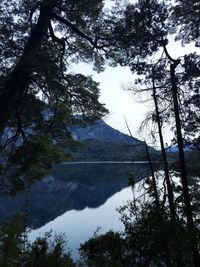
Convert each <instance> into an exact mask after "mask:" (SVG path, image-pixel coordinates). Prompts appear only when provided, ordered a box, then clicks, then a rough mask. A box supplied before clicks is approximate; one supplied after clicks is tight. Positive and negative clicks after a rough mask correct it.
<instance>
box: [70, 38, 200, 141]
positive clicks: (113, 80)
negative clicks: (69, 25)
mask: <svg viewBox="0 0 200 267" xmlns="http://www.w3.org/2000/svg"><path fill="white" fill-rule="evenodd" d="M167 48H168V51H169V53H170V55H171V56H172V57H174V58H178V57H180V56H183V55H184V54H186V53H191V52H194V51H196V52H197V53H198V54H199V53H200V49H199V48H194V45H191V44H190V45H186V46H185V47H182V46H181V45H180V43H178V42H174V41H173V38H171V41H170V42H169V45H168V46H167ZM159 53H160V54H161V52H159ZM71 71H72V72H77V73H82V74H84V75H92V77H93V79H94V80H95V81H97V82H99V83H100V85H99V87H100V91H101V96H100V102H101V103H105V105H106V107H107V108H108V110H109V112H110V113H109V115H107V116H106V117H104V118H103V119H104V120H105V122H106V123H108V124H109V125H110V126H112V127H113V128H115V129H117V130H119V131H121V132H123V133H126V134H128V129H127V127H126V123H125V120H124V116H125V117H126V120H127V122H128V125H129V127H130V130H131V132H132V135H133V136H134V137H136V138H138V139H140V140H144V139H146V140H147V141H148V142H149V144H150V142H151V140H150V139H149V137H148V136H145V134H144V133H139V132H138V129H139V126H140V124H141V122H142V121H143V120H144V118H145V116H146V114H147V112H148V111H149V110H151V109H153V105H152V104H150V103H139V102H138V99H136V97H135V96H134V95H133V94H132V93H131V92H127V91H125V90H124V89H123V87H124V86H126V85H128V84H129V83H130V82H131V83H134V75H133V74H132V73H131V71H130V69H129V68H128V67H120V66H118V67H106V68H105V71H103V72H101V73H96V72H95V71H93V67H92V65H86V64H84V63H81V64H78V65H74V66H73V67H71ZM171 137H172V134H171V133H170V132H169V128H166V130H165V141H166V142H167V143H168V144H169V143H170V140H171Z"/></svg>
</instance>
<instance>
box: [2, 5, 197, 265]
mask: <svg viewBox="0 0 200 267" xmlns="http://www.w3.org/2000/svg"><path fill="white" fill-rule="evenodd" d="M105 3H107V1H103V0H87V1H86V0H41V1H33V0H17V1H16V0H9V1H7V0H2V1H1V2H0V58H1V61H0V186H1V192H2V194H3V193H5V192H6V193H8V194H18V192H20V191H25V192H29V190H30V187H31V185H32V184H34V183H35V182H36V181H38V180H40V179H42V178H43V177H44V176H45V175H46V174H48V173H49V172H50V171H51V169H52V166H54V165H55V164H57V163H59V162H63V161H67V160H69V159H71V154H70V151H71V152H73V151H75V150H76V149H77V148H79V146H80V144H78V142H77V141H76V140H75V139H74V138H73V136H72V134H71V132H70V129H69V127H70V126H73V125H79V126H82V127H84V126H86V125H90V124H92V123H94V122H95V121H96V120H98V119H100V118H102V117H103V116H105V115H106V114H108V113H109V111H108V110H107V108H106V107H105V105H104V104H102V103H100V101H99V96H100V87H99V84H98V83H97V82H96V81H94V80H93V78H92V77H91V76H85V75H83V74H81V73H76V74H73V73H71V72H70V66H71V65H72V64H79V63H82V62H83V63H86V64H92V66H93V68H94V70H95V71H97V72H103V71H104V70H105V68H106V66H112V67H116V66H122V67H129V68H130V70H131V72H132V73H133V75H135V76H134V77H136V78H135V82H134V83H133V84H131V85H129V86H128V87H127V88H126V90H128V91H129V92H130V93H131V94H133V95H134V97H135V98H138V99H139V98H140V97H141V96H143V97H144V98H146V99H148V100H149V101H151V103H152V110H150V111H149V113H148V114H147V117H146V119H145V121H144V122H143V123H142V125H141V128H143V129H144V128H145V129H148V131H149V133H150V135H151V137H152V139H154V141H155V142H157V143H158V144H159V147H160V153H159V160H160V164H161V165H162V170H163V171H156V170H155V166H154V160H152V159H151V154H150V153H149V151H148V145H147V144H146V143H145V142H144V143H143V145H144V146H143V147H145V149H146V154H147V158H148V163H149V168H150V175H149V176H148V177H147V178H146V179H145V188H144V194H143V195H145V196H148V197H146V198H144V197H143V196H142V195H141V197H140V198H135V199H134V201H130V202H128V203H126V204H124V205H123V206H121V207H118V211H119V217H120V218H121V220H122V222H123V224H124V231H123V232H114V231H109V232H107V233H105V234H103V235H99V234H98V233H95V234H94V236H93V237H91V238H90V239H89V240H88V241H87V242H85V243H84V244H81V246H80V254H81V259H80V261H79V262H74V261H73V259H72V258H71V256H70V252H69V251H66V250H65V237H63V236H60V235H56V236H55V237H54V239H53V240H52V239H51V238H50V237H51V234H50V233H47V234H46V236H45V237H41V238H38V239H37V240H36V241H34V242H33V243H30V242H29V240H28V237H27V236H28V231H27V222H26V219H27V218H26V217H27V214H26V213H25V214H23V215H19V216H18V217H17V218H14V219H13V220H11V221H9V222H6V223H5V224H4V225H3V226H1V230H0V266H3V267H6V266H9V267H12V266H13V267H15V266H20V267H21V266H27V267H28V266H34V267H36V266H37V267H49V266H50V267H51V266H52V267H53V266H55V267H56V266H58V267H61V266H99V267H100V266H102V267H103V266H104V267H111V266H113V267H114V266H115V267H121V266H125V267H129V266H130V267H131V266H138V267H140V266H141V267H142V266H144V267H146V266H149V267H151V266H167V267H168V266H177V267H181V266H185V267H187V266H189V267H190V266H191V267H193V266H194V267H199V266H200V225H199V219H200V217H199V216H200V214H199V211H200V206H199V200H200V188H199V187H200V185H199V178H200V163H199V159H200V157H199V153H200V135H199V130H200V97H199V93H200V92H199V86H200V54H199V47H200V2H199V0H191V1H186V0H174V1H171V0H163V1H160V0H136V1H125V0H122V1H118V0H111V1H110V5H109V6H110V7H109V8H108V7H107V8H105V6H104V5H105ZM173 42H179V43H180V45H182V46H185V45H188V44H189V45H191V46H193V47H194V52H193V53H188V54H183V55H182V56H181V57H172V56H171V51H170V49H169V46H170V44H171V43H172V44H173ZM111 78H112V77H111ZM108 90H109V88H108ZM76 115H81V116H76ZM166 127H168V129H170V131H171V132H172V133H173V138H172V140H171V144H169V145H168V144H166V142H165V134H164V129H165V128H166ZM127 128H129V127H128V124H127ZM129 131H130V129H129ZM130 135H131V131H130ZM144 135H145V133H144ZM144 140H145V136H144ZM171 145H175V146H177V157H176V160H174V161H173V163H171V162H170V161H169V156H168V153H167V151H168V149H169V146H171ZM66 150H67V151H68V152H69V153H66ZM188 150H189V151H188ZM135 184H136V181H135V179H134V176H133V175H131V174H130V178H129V185H130V186H131V187H132V189H133V191H134V187H135ZM27 212H28V211H27Z"/></svg>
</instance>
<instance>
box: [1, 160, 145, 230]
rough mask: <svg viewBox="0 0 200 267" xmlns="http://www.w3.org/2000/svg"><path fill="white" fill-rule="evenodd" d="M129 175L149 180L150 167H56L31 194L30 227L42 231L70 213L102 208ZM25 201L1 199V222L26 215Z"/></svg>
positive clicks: (141, 165)
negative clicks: (14, 216) (58, 218)
mask: <svg viewBox="0 0 200 267" xmlns="http://www.w3.org/2000/svg"><path fill="white" fill-rule="evenodd" d="M130 172H131V173H132V174H133V175H134V177H135V179H136V180H140V179H142V178H143V177H144V176H146V174H147V172H148V166H147V164H129V163H123V164H115V163H110V164H97V163H92V164H60V165H57V166H55V168H54V170H53V172H52V175H50V176H47V177H45V178H44V179H43V180H42V181H40V182H37V183H36V184H34V185H33V186H32V188H31V190H30V196H29V207H28V211H29V212H28V225H29V227H31V228H39V227H41V226H43V225H45V224H47V223H48V222H50V221H53V220H55V219H56V218H57V217H59V216H60V215H62V214H64V213H66V212H67V211H71V212H76V211H80V210H84V209H86V207H89V208H97V207H99V206H101V205H103V204H104V203H105V202H106V200H107V199H108V198H110V197H111V196H112V195H114V194H115V193H116V192H119V191H120V190H122V189H123V188H125V187H126V186H127V185H128V176H129V173H130ZM25 197H26V196H25V194H24V193H22V194H20V195H17V196H15V197H10V196H5V195H2V196H0V203H1V204H0V218H1V222H2V220H5V219H7V218H10V217H11V216H13V215H14V214H16V213H18V212H23V211H24V209H25ZM115 207H116V206H115ZM110 210H111V207H110ZM102 216H107V215H106V214H105V215H102Z"/></svg>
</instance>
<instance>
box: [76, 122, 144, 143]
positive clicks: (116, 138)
mask: <svg viewBox="0 0 200 267" xmlns="http://www.w3.org/2000/svg"><path fill="white" fill-rule="evenodd" d="M71 131H72V133H73V135H74V137H75V138H76V139H78V140H80V141H85V140H91V139H93V140H101V141H106V142H113V143H122V144H138V143H141V141H139V140H138V139H136V138H132V137H131V136H129V135H127V134H124V133H121V132H120V131H118V130H115V129H113V128H112V127H111V126H109V125H108V124H106V123H105V122H104V121H103V120H98V121H97V122H96V123H95V124H93V125H90V126H87V127H78V126H74V127H71Z"/></svg>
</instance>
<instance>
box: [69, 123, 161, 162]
mask: <svg viewBox="0 0 200 267" xmlns="http://www.w3.org/2000/svg"><path fill="white" fill-rule="evenodd" d="M70 130H71V132H72V134H73V136H74V138H75V139H76V140H78V141H80V142H81V143H82V144H83V147H82V148H80V149H78V151H77V153H75V154H74V155H73V156H74V159H75V160H77V161H86V160H88V161H99V160H102V161H126V160H129V161H136V160H146V150H145V146H144V142H142V141H140V140H138V139H136V138H133V137H131V136H129V135H127V134H124V133H121V132H120V131H118V130H115V129H113V128H112V127H111V126H109V125H108V124H106V123H105V122H104V121H103V120H98V121H96V123H95V124H93V125H89V126H86V127H80V126H73V127H70ZM149 150H150V153H151V154H152V156H153V157H154V156H156V155H157V153H158V152H157V151H156V150H155V149H154V148H152V147H149Z"/></svg>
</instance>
